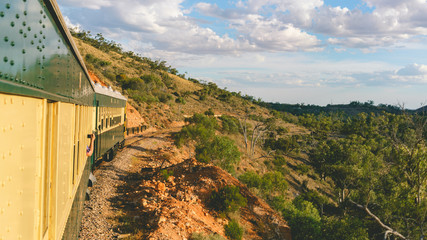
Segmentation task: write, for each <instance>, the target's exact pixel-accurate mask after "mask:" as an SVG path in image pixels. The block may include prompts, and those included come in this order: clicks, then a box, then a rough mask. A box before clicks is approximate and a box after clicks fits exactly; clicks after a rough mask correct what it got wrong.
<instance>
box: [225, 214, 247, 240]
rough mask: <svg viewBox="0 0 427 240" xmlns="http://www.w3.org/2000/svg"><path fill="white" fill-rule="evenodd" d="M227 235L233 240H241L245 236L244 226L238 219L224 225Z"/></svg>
mask: <svg viewBox="0 0 427 240" xmlns="http://www.w3.org/2000/svg"><path fill="white" fill-rule="evenodd" d="M224 230H225V235H226V236H227V237H228V238H229V239H231V240H241V239H242V238H243V227H241V226H240V224H239V222H237V220H234V219H233V220H231V221H230V222H229V223H228V224H227V225H225V226H224Z"/></svg>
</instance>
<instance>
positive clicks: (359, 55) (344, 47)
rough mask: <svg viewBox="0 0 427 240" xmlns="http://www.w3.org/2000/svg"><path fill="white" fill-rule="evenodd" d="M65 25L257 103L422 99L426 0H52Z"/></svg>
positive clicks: (426, 85)
mask: <svg viewBox="0 0 427 240" xmlns="http://www.w3.org/2000/svg"><path fill="white" fill-rule="evenodd" d="M58 3H59V5H60V8H61V10H62V13H63V15H64V16H65V17H66V20H67V22H68V24H69V26H70V27H78V28H81V29H84V30H90V31H92V32H94V33H98V32H100V33H103V34H104V35H105V36H106V37H107V38H109V39H112V40H115V41H117V42H119V43H122V44H123V46H124V47H125V48H126V49H128V50H132V51H135V52H138V53H141V54H142V55H143V56H147V57H150V58H152V59H162V60H166V61H167V62H168V63H169V64H171V65H172V66H173V67H175V68H177V69H178V70H179V72H181V73H185V72H186V73H187V76H190V77H193V78H197V79H202V80H206V81H212V82H215V83H217V84H218V85H219V86H220V87H223V88H225V87H227V89H229V90H232V91H241V92H242V93H243V94H249V95H253V96H255V97H260V98H262V99H263V100H265V101H274V102H282V103H305V104H318V105H326V104H330V103H333V104H338V103H349V102H350V101H361V102H364V101H368V100H373V101H374V102H375V103H376V104H379V103H385V104H392V105H397V104H404V105H405V106H406V107H408V108H418V107H420V106H421V105H422V104H424V105H425V104H426V103H427V95H426V92H427V59H426V57H425V56H427V2H426V0H352V1H350V0H324V1H323V0H304V1H298V0H263V1H259V0H224V1H197V0H191V1H190V0H121V1H115V0H86V1H85V3H84V6H82V4H81V1H80V0H58Z"/></svg>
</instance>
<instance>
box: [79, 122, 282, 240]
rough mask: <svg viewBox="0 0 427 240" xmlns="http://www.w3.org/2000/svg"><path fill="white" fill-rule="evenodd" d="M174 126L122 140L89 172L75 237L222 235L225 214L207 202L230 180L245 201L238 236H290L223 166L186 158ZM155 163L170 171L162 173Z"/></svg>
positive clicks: (274, 217) (176, 237)
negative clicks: (173, 135) (88, 192)
mask: <svg viewBox="0 0 427 240" xmlns="http://www.w3.org/2000/svg"><path fill="white" fill-rule="evenodd" d="M180 125H181V124H176V125H175V126H177V127H175V128H170V129H166V130H163V131H157V132H151V133H150V132H147V133H144V134H143V135H140V136H136V137H133V138H130V139H128V140H127V144H126V147H125V149H123V150H122V151H121V152H119V153H118V155H117V156H116V158H115V159H114V160H113V161H111V162H106V163H104V164H102V165H101V167H100V168H99V169H98V170H97V171H96V172H95V173H94V174H95V176H96V177H97V178H98V179H99V182H98V183H97V184H96V185H95V186H94V187H93V188H92V196H91V200H90V201H87V202H86V209H85V213H84V220H83V226H82V231H81V234H80V239H116V238H125V239H189V237H190V235H191V233H194V232H198V233H208V234H213V233H217V234H219V235H222V236H224V225H225V224H227V222H228V220H226V219H225V218H221V217H220V216H219V214H218V213H217V212H215V211H213V210H212V209H210V208H209V207H208V206H207V199H208V198H209V194H210V192H211V191H212V190H213V189H218V188H219V187H221V186H224V185H235V186H238V187H239V188H240V193H241V194H242V195H243V196H244V197H245V198H247V200H248V205H247V206H246V207H245V208H242V209H241V213H240V215H239V214H236V216H237V218H239V219H240V223H241V225H243V226H244V228H245V235H244V239H290V230H289V228H288V226H287V225H286V222H285V221H284V220H283V219H282V218H281V217H280V216H278V215H277V214H276V213H275V212H274V211H273V210H272V209H271V208H270V207H269V206H268V205H267V204H266V203H265V202H264V201H262V200H261V199H259V198H258V197H256V196H254V195H253V194H252V193H251V192H250V191H249V190H248V189H247V188H246V187H245V186H244V185H242V184H241V183H240V182H239V181H238V180H237V179H235V178H234V177H232V176H231V175H230V174H228V173H227V172H225V171H223V170H221V169H219V168H217V167H215V166H212V165H200V164H199V163H197V162H196V161H195V160H193V159H187V158H188V153H186V152H184V151H182V150H179V149H176V148H175V147H174V145H173V142H172V140H171V137H170V134H171V133H172V132H174V131H177V130H178V129H179V128H180ZM161 169H163V170H167V171H169V173H172V172H173V174H172V175H171V176H170V177H169V178H168V179H165V177H164V176H163V175H162V172H161Z"/></svg>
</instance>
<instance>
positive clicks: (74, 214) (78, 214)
mask: <svg viewBox="0 0 427 240" xmlns="http://www.w3.org/2000/svg"><path fill="white" fill-rule="evenodd" d="M90 170H91V161H90V160H89V158H88V160H87V161H86V165H85V169H84V170H83V176H82V179H81V181H80V184H79V187H78V188H77V192H76V195H75V197H74V201H73V206H72V208H71V211H70V214H69V215H68V219H67V224H66V226H65V230H64V234H63V235H62V239H63V240H68V239H78V236H79V231H80V224H81V221H82V217H83V207H84V201H85V199H86V190H87V183H88V181H89V174H90Z"/></svg>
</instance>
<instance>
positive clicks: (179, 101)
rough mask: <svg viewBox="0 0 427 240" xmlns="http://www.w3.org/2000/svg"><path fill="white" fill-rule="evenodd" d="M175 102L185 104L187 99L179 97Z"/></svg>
mask: <svg viewBox="0 0 427 240" xmlns="http://www.w3.org/2000/svg"><path fill="white" fill-rule="evenodd" d="M175 102H176V103H181V104H185V99H184V98H183V97H178V98H177V99H175Z"/></svg>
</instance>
